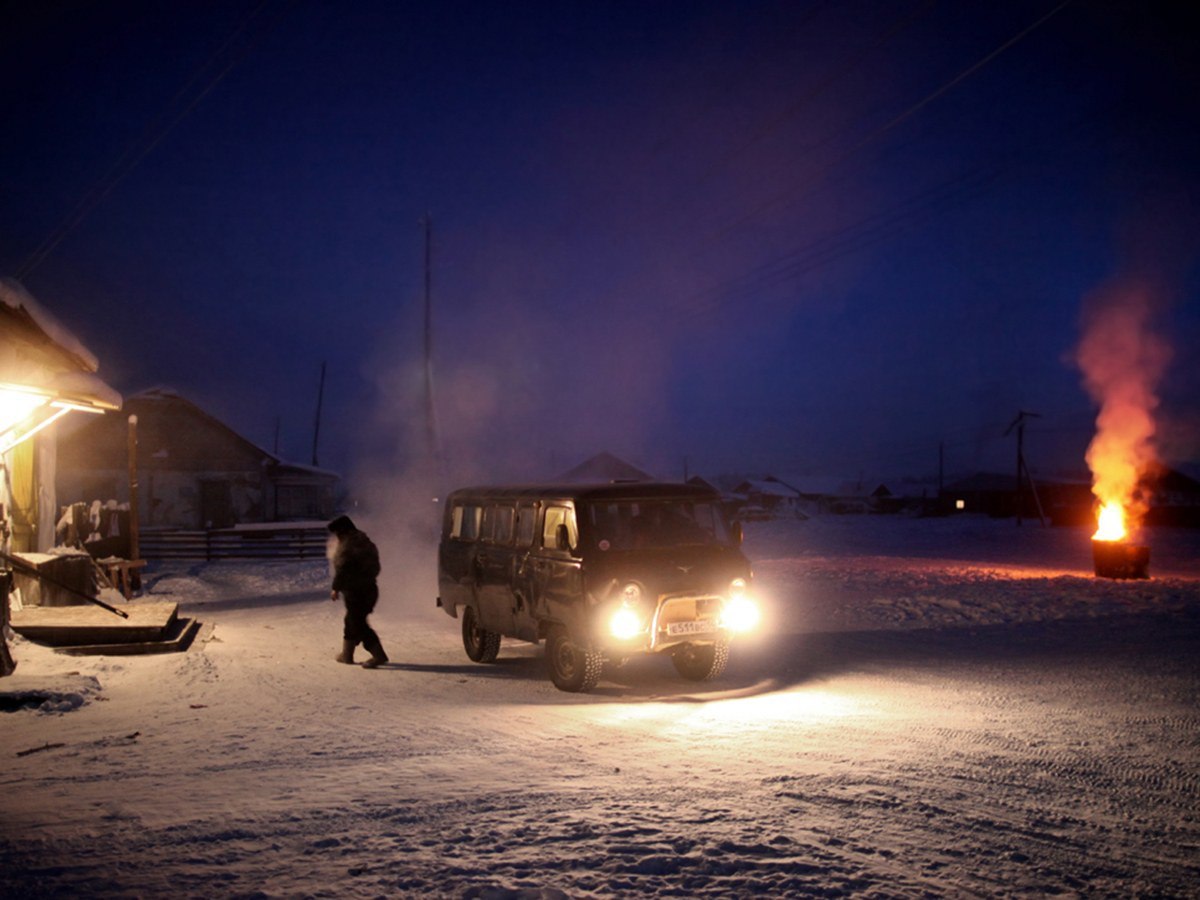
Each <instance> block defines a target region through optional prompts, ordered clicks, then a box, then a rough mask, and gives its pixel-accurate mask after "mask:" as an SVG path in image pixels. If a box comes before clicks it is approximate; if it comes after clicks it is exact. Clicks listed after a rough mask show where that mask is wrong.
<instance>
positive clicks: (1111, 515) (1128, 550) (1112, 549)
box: [1092, 503, 1150, 578]
mask: <svg viewBox="0 0 1200 900" xmlns="http://www.w3.org/2000/svg"><path fill="white" fill-rule="evenodd" d="M1096 525H1097V527H1096V533H1095V534H1094V535H1092V561H1093V562H1094V563H1095V565H1096V577H1097V578H1149V577H1150V548H1149V547H1146V546H1144V545H1142V544H1133V543H1130V542H1129V541H1127V540H1125V538H1127V537H1128V536H1129V531H1128V529H1127V528H1126V525H1125V509H1124V508H1123V507H1122V506H1121V504H1119V503H1106V504H1104V505H1103V506H1102V507H1101V509H1100V514H1099V516H1098V517H1097V523H1096Z"/></svg>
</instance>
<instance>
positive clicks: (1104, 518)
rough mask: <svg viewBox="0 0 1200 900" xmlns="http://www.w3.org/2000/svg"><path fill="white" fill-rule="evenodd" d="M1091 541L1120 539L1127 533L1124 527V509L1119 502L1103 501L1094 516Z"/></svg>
mask: <svg viewBox="0 0 1200 900" xmlns="http://www.w3.org/2000/svg"><path fill="white" fill-rule="evenodd" d="M1096 526H1097V527H1096V533H1095V534H1093V535H1092V540H1093V541H1120V540H1124V539H1125V536H1126V535H1127V534H1128V533H1129V532H1128V531H1127V530H1126V528H1125V510H1124V509H1123V508H1122V507H1121V504H1119V503H1105V504H1104V505H1103V506H1101V507H1100V513H1099V515H1097V516H1096Z"/></svg>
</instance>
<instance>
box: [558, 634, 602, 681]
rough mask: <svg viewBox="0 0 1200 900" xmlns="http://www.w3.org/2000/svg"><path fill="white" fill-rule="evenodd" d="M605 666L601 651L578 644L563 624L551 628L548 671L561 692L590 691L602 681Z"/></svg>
mask: <svg viewBox="0 0 1200 900" xmlns="http://www.w3.org/2000/svg"><path fill="white" fill-rule="evenodd" d="M603 667H604V657H603V656H602V655H601V654H600V653H599V652H598V651H596V650H592V649H590V648H587V647H581V646H580V645H579V644H576V643H575V642H574V641H572V640H571V638H570V636H569V635H568V634H567V630H566V629H565V628H563V627H562V626H561V625H556V626H555V627H554V628H552V629H550V634H549V635H547V637H546V668H547V670H548V671H549V673H550V680H551V681H553V682H554V686H555V687H556V688H558V689H559V690H560V691H570V692H571V693H579V692H584V693H586V692H587V691H590V690H591V689H592V688H594V687H595V686H596V684H597V683H598V682H599V681H600V670H601V669H602V668H603Z"/></svg>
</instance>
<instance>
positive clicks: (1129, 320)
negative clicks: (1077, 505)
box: [1076, 283, 1171, 524]
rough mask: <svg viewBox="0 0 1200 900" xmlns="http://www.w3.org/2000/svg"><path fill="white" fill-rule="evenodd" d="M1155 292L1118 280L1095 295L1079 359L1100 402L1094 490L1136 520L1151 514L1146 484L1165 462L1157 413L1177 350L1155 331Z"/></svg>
mask: <svg viewBox="0 0 1200 900" xmlns="http://www.w3.org/2000/svg"><path fill="white" fill-rule="evenodd" d="M1155 311H1156V306H1155V302H1154V297H1153V295H1152V292H1151V290H1150V289H1149V288H1148V287H1146V286H1145V285H1140V284H1130V283H1124V284H1118V285H1113V286H1110V287H1109V288H1106V289H1104V290H1102V291H1099V292H1098V293H1097V294H1095V295H1094V296H1093V297H1091V298H1089V301H1088V303H1087V305H1086V306H1085V310H1084V317H1083V336H1082V338H1081V340H1080V343H1079V348H1078V351H1077V354H1076V361H1077V363H1078V365H1079V368H1080V370H1081V371H1082V372H1083V379H1084V385H1085V387H1086V388H1087V391H1088V394H1089V395H1090V396H1091V398H1092V400H1093V401H1095V402H1096V404H1097V405H1098V406H1099V413H1098V414H1097V416H1096V434H1095V437H1094V438H1093V439H1092V442H1091V444H1090V445H1089V446H1088V450H1087V463H1088V467H1089V468H1090V469H1091V472H1092V492H1093V493H1094V494H1095V496H1096V498H1097V500H1099V501H1100V503H1101V504H1102V505H1107V504H1112V503H1115V504H1119V505H1120V506H1121V507H1122V508H1123V509H1124V510H1125V512H1126V515H1127V516H1129V517H1130V518H1131V520H1132V521H1131V523H1130V524H1136V522H1137V521H1138V520H1139V519H1140V518H1141V516H1142V515H1144V513H1145V511H1146V508H1147V498H1145V497H1144V496H1143V495H1142V493H1141V490H1140V483H1141V480H1142V478H1143V477H1144V476H1145V475H1146V473H1147V471H1148V470H1149V469H1150V468H1151V466H1152V465H1153V464H1154V463H1155V462H1156V461H1157V454H1156V450H1155V442H1156V434H1155V410H1156V409H1157V407H1158V404H1159V396H1158V385H1159V383H1160V381H1161V379H1162V376H1163V373H1164V372H1165V371H1166V368H1167V364H1168V363H1169V362H1170V359H1171V348H1170V347H1169V346H1168V344H1167V343H1166V341H1165V340H1164V339H1163V338H1162V337H1160V336H1159V335H1158V334H1156V333H1155V331H1154V328H1153V320H1154V314H1155Z"/></svg>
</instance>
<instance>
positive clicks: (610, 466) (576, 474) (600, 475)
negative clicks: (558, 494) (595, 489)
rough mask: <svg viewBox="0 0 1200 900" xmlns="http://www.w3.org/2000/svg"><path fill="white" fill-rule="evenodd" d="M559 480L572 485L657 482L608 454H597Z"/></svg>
mask: <svg viewBox="0 0 1200 900" xmlns="http://www.w3.org/2000/svg"><path fill="white" fill-rule="evenodd" d="M558 478H559V480H561V481H569V482H572V483H585V482H601V483H604V482H610V481H655V480H656V479H655V477H654V476H653V475H651V474H650V473H649V472H644V471H642V470H641V469H639V468H638V467H637V466H635V465H633V464H632V463H627V462H625V460H623V459H621V458H620V457H617V456H613V455H612V454H611V453H608V452H601V453H597V454H596V455H595V456H593V457H591V458H589V459H585V460H584V461H583V462H581V463H580V464H579V465H577V466H575V467H574V468H573V469H569V470H567V471H566V472H563V473H562V474H561V475H559V476H558Z"/></svg>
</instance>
